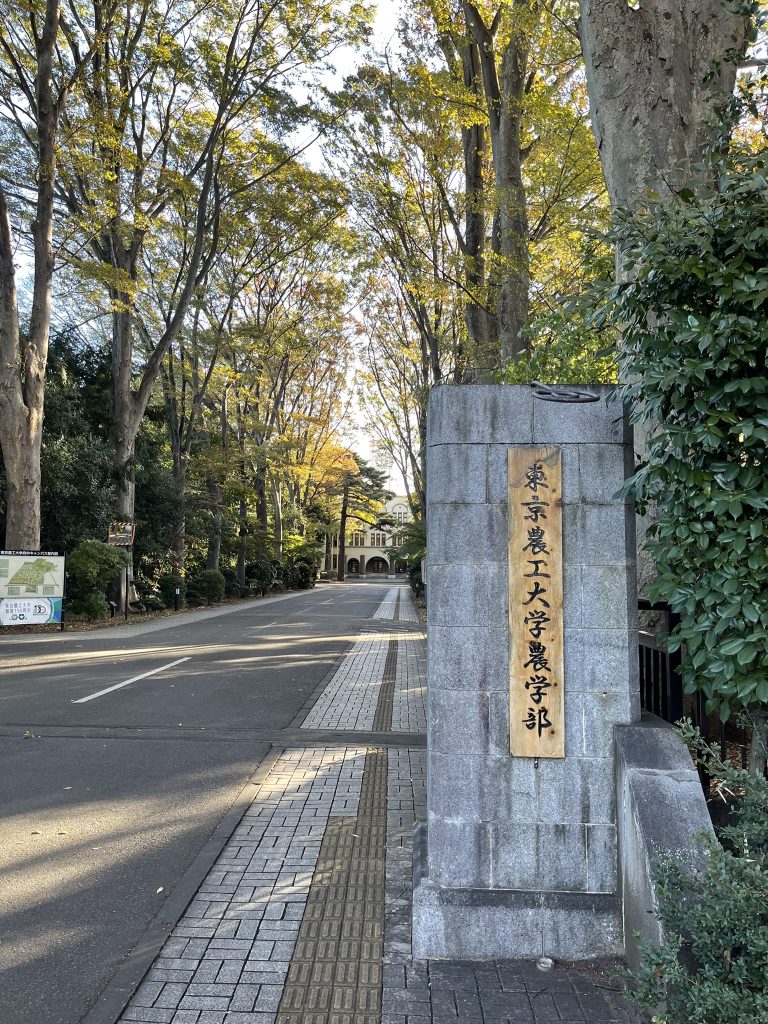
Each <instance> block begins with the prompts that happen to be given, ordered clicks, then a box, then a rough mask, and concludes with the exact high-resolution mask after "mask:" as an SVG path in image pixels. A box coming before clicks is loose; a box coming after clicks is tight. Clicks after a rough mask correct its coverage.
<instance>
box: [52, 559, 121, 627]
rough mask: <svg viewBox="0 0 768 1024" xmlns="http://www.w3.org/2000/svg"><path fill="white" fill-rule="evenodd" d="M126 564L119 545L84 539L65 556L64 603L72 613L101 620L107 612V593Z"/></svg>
mask: <svg viewBox="0 0 768 1024" xmlns="http://www.w3.org/2000/svg"><path fill="white" fill-rule="evenodd" d="M127 564H128V555H127V554H126V553H125V552H124V551H122V550H121V549H120V548H116V547H111V546H110V545H109V544H105V543H104V542H103V541H100V540H84V541H81V543H80V544H78V545H77V547H76V548H75V550H74V551H73V552H72V554H71V555H70V556H69V557H68V558H67V606H68V608H69V610H70V611H71V612H72V613H73V614H74V615H84V616H85V617H86V618H89V619H102V618H105V617H106V616H107V615H108V614H109V605H108V604H107V598H106V592H107V588H108V587H109V585H110V583H112V582H113V580H114V579H115V578H116V577H117V576H119V575H120V573H121V572H122V571H123V569H124V568H125V566H126V565H127Z"/></svg>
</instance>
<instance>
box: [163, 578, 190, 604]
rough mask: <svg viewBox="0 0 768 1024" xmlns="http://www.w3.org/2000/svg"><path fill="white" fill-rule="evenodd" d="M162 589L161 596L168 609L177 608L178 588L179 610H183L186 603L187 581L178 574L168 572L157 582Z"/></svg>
mask: <svg viewBox="0 0 768 1024" xmlns="http://www.w3.org/2000/svg"><path fill="white" fill-rule="evenodd" d="M157 585H158V587H159V589H160V596H161V598H162V600H163V603H164V604H165V607H166V608H175V607H176V588H177V587H178V590H179V599H178V603H179V608H183V607H184V604H185V601H186V594H187V581H186V580H185V579H184V577H183V576H179V575H178V574H177V573H173V572H168V573H165V574H164V575H162V576H161V577H160V579H159V580H158V581H157Z"/></svg>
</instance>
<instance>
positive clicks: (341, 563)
mask: <svg viewBox="0 0 768 1024" xmlns="http://www.w3.org/2000/svg"><path fill="white" fill-rule="evenodd" d="M348 512H349V480H348V479H346V478H345V480H344V488H343V490H342V493H341V514H340V515H339V554H338V576H337V577H336V578H337V579H338V580H339V581H340V582H343V581H344V577H345V576H346V567H347V566H346V562H347V514H348ZM360 571H361V572H362V565H361V567H360Z"/></svg>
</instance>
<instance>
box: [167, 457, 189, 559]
mask: <svg viewBox="0 0 768 1024" xmlns="http://www.w3.org/2000/svg"><path fill="white" fill-rule="evenodd" d="M188 465H189V463H188V460H187V458H186V457H185V455H184V454H183V453H174V459H173V481H174V483H175V484H176V489H177V492H178V498H179V520H178V522H177V523H176V524H175V526H174V528H173V537H172V539H171V550H172V552H173V561H174V565H175V569H176V572H178V573H183V572H184V562H185V561H186V556H187V502H186V492H187V466H188Z"/></svg>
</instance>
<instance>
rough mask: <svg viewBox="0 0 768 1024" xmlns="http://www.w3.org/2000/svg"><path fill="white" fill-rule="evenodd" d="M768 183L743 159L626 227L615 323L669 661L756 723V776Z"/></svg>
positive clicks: (765, 161) (762, 706) (762, 650)
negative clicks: (668, 618)
mask: <svg viewBox="0 0 768 1024" xmlns="http://www.w3.org/2000/svg"><path fill="white" fill-rule="evenodd" d="M767 171H768V157H766V155H765V154H759V155H754V154H745V153H735V154H731V155H728V156H726V157H723V158H721V159H720V162H719V163H718V165H717V166H716V168H715V173H714V175H713V177H712V179H711V180H710V181H708V182H707V185H706V187H692V188H686V189H684V190H682V191H681V192H680V193H679V194H678V195H677V196H676V197H675V198H674V199H672V200H670V199H669V197H667V198H665V199H664V200H663V201H662V200H660V199H659V200H654V199H651V200H649V201H648V202H647V203H646V205H645V206H644V208H643V209H641V210H639V211H637V212H635V213H634V214H633V215H632V216H630V215H626V216H624V217H622V218H621V219H620V222H619V225H618V228H617V229H616V233H615V241H616V243H617V246H618V251H619V252H620V253H621V259H622V262H623V265H624V275H623V279H622V282H621V283H620V284H618V285H617V286H616V288H615V289H614V290H613V292H612V302H611V304H610V312H609V314H608V315H609V316H610V318H611V319H613V321H614V322H615V323H616V324H617V326H618V327H619V328H620V330H621V334H622V357H621V362H622V372H621V379H622V380H623V381H625V383H624V384H623V386H622V388H621V394H622V397H623V399H624V400H625V401H626V402H628V403H629V405H630V408H631V415H632V417H633V419H634V422H635V423H642V422H646V421H647V422H648V423H649V424H650V426H651V429H652V436H651V438H650V441H649V444H648V451H647V459H646V460H645V461H644V463H643V464H642V465H641V466H640V467H639V469H638V471H637V473H636V474H635V476H634V477H633V478H632V480H631V481H629V483H628V486H627V491H628V493H632V494H633V495H634V497H635V499H636V500H637V502H638V504H639V505H640V506H641V507H643V506H645V505H648V504H649V503H652V504H653V505H654V506H655V507H656V509H657V510H658V519H657V520H656V522H655V524H654V525H653V526H652V527H651V529H650V531H649V533H650V543H649V548H650V551H651V554H652V556H653V558H654V560H655V564H656V569H657V578H656V581H655V583H654V585H653V588H652V592H651V596H652V597H654V598H656V599H662V600H666V601H668V602H669V604H670V606H671V608H672V610H673V611H675V612H678V613H679V614H680V615H681V623H680V626H679V628H678V629H677V630H676V631H675V635H674V636H673V637H672V639H671V641H670V647H671V648H672V649H676V648H680V647H682V650H683V664H682V673H683V679H684V682H685V688H686V691H687V692H689V693H690V692H693V691H694V690H701V691H703V692H704V694H705V695H706V698H707V706H708V710H710V711H713V710H715V709H717V710H719V714H720V718H721V720H723V721H725V720H727V719H728V718H729V717H730V716H731V715H732V714H733V713H734V712H737V711H739V712H742V713H743V712H745V713H746V714H747V715H748V716H750V717H751V719H752V721H753V723H754V725H755V727H756V731H755V733H754V737H755V739H756V740H758V742H757V743H755V742H753V753H754V755H755V758H757V762H756V761H755V760H753V768H755V769H757V768H758V767H759V762H760V759H761V758H762V759H763V763H764V753H765V751H764V740H761V739H760V738H762V737H763V736H764V731H765V729H764V727H765V719H766V711H767V710H768V543H767V540H768V514H767V513H766V509H768V365H767V362H766V360H767V355H768V180H767ZM761 747H762V750H761V749H760V748H761Z"/></svg>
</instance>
